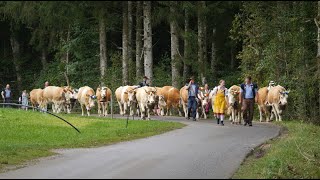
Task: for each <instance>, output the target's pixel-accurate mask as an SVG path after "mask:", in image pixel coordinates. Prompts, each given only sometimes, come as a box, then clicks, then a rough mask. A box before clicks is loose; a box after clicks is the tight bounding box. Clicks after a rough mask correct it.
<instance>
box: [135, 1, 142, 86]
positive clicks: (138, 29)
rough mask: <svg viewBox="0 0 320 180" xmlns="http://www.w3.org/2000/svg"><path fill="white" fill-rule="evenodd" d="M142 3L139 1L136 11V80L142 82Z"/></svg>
mask: <svg viewBox="0 0 320 180" xmlns="http://www.w3.org/2000/svg"><path fill="white" fill-rule="evenodd" d="M141 12H142V2H141V1H137V10H136V80H137V81H138V80H141V78H142V76H143V68H142V29H143V24H142V19H143V15H142V13H141Z"/></svg>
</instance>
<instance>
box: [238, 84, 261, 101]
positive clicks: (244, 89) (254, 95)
mask: <svg viewBox="0 0 320 180" xmlns="http://www.w3.org/2000/svg"><path fill="white" fill-rule="evenodd" d="M252 84H253V85H252V86H251V88H253V89H252V93H253V98H255V97H256V92H255V89H258V85H257V84H256V83H252ZM240 87H241V89H242V91H243V93H242V97H243V98H244V95H245V93H246V88H245V84H241V85H240Z"/></svg>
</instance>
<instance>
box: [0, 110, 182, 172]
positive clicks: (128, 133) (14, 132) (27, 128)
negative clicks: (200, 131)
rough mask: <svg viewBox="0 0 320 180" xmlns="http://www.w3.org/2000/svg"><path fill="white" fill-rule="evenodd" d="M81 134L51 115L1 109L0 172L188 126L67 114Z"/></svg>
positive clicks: (69, 120)
mask: <svg viewBox="0 0 320 180" xmlns="http://www.w3.org/2000/svg"><path fill="white" fill-rule="evenodd" d="M60 116H62V117H63V118H65V119H66V120H67V121H68V122H70V123H72V124H73V125H74V126H76V127H77V128H78V129H79V130H80V131H81V134H79V133H78V132H76V131H75V130H74V129H73V128H72V127H71V126H69V125H67V124H66V123H65V122H63V121H61V120H60V119H58V118H56V117H54V116H51V115H49V114H43V113H39V112H32V111H27V112H26V111H23V110H17V109H0V170H4V169H5V167H8V166H10V165H19V164H21V163H23V162H26V161H28V160H31V159H35V158H39V157H45V156H49V155H53V154H54V153H53V152H51V151H50V150H52V149H59V148H79V147H95V146H102V145H108V144H112V143H116V142H120V141H128V140H133V139H138V138H143V137H148V136H152V135H157V134H161V133H164V132H167V131H170V130H174V129H178V128H182V127H184V126H185V125H184V124H182V123H178V122H164V121H152V120H151V121H138V120H136V121H132V120H131V121H129V125H128V128H125V125H126V120H120V119H113V120H111V119H106V118H103V119H102V118H98V117H81V116H79V115H63V114H60Z"/></svg>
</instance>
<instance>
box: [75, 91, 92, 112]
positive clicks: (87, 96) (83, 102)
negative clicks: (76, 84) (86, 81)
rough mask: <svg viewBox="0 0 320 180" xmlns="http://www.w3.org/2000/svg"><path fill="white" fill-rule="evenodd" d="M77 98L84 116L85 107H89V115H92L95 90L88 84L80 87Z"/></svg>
mask: <svg viewBox="0 0 320 180" xmlns="http://www.w3.org/2000/svg"><path fill="white" fill-rule="evenodd" d="M77 99H78V101H79V103H80V106H81V111H82V116H84V110H83V108H84V107H85V108H86V109H87V114H88V116H90V110H91V109H92V108H93V107H94V100H95V99H96V96H95V93H94V90H93V89H92V88H90V87H88V86H84V87H81V88H79V92H78V96H77Z"/></svg>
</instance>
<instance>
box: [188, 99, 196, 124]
mask: <svg viewBox="0 0 320 180" xmlns="http://www.w3.org/2000/svg"><path fill="white" fill-rule="evenodd" d="M191 109H192V117H193V118H194V119H195V118H196V113H197V112H196V111H197V100H196V97H194V96H190V97H189V98H188V118H189V117H190V112H191Z"/></svg>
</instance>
